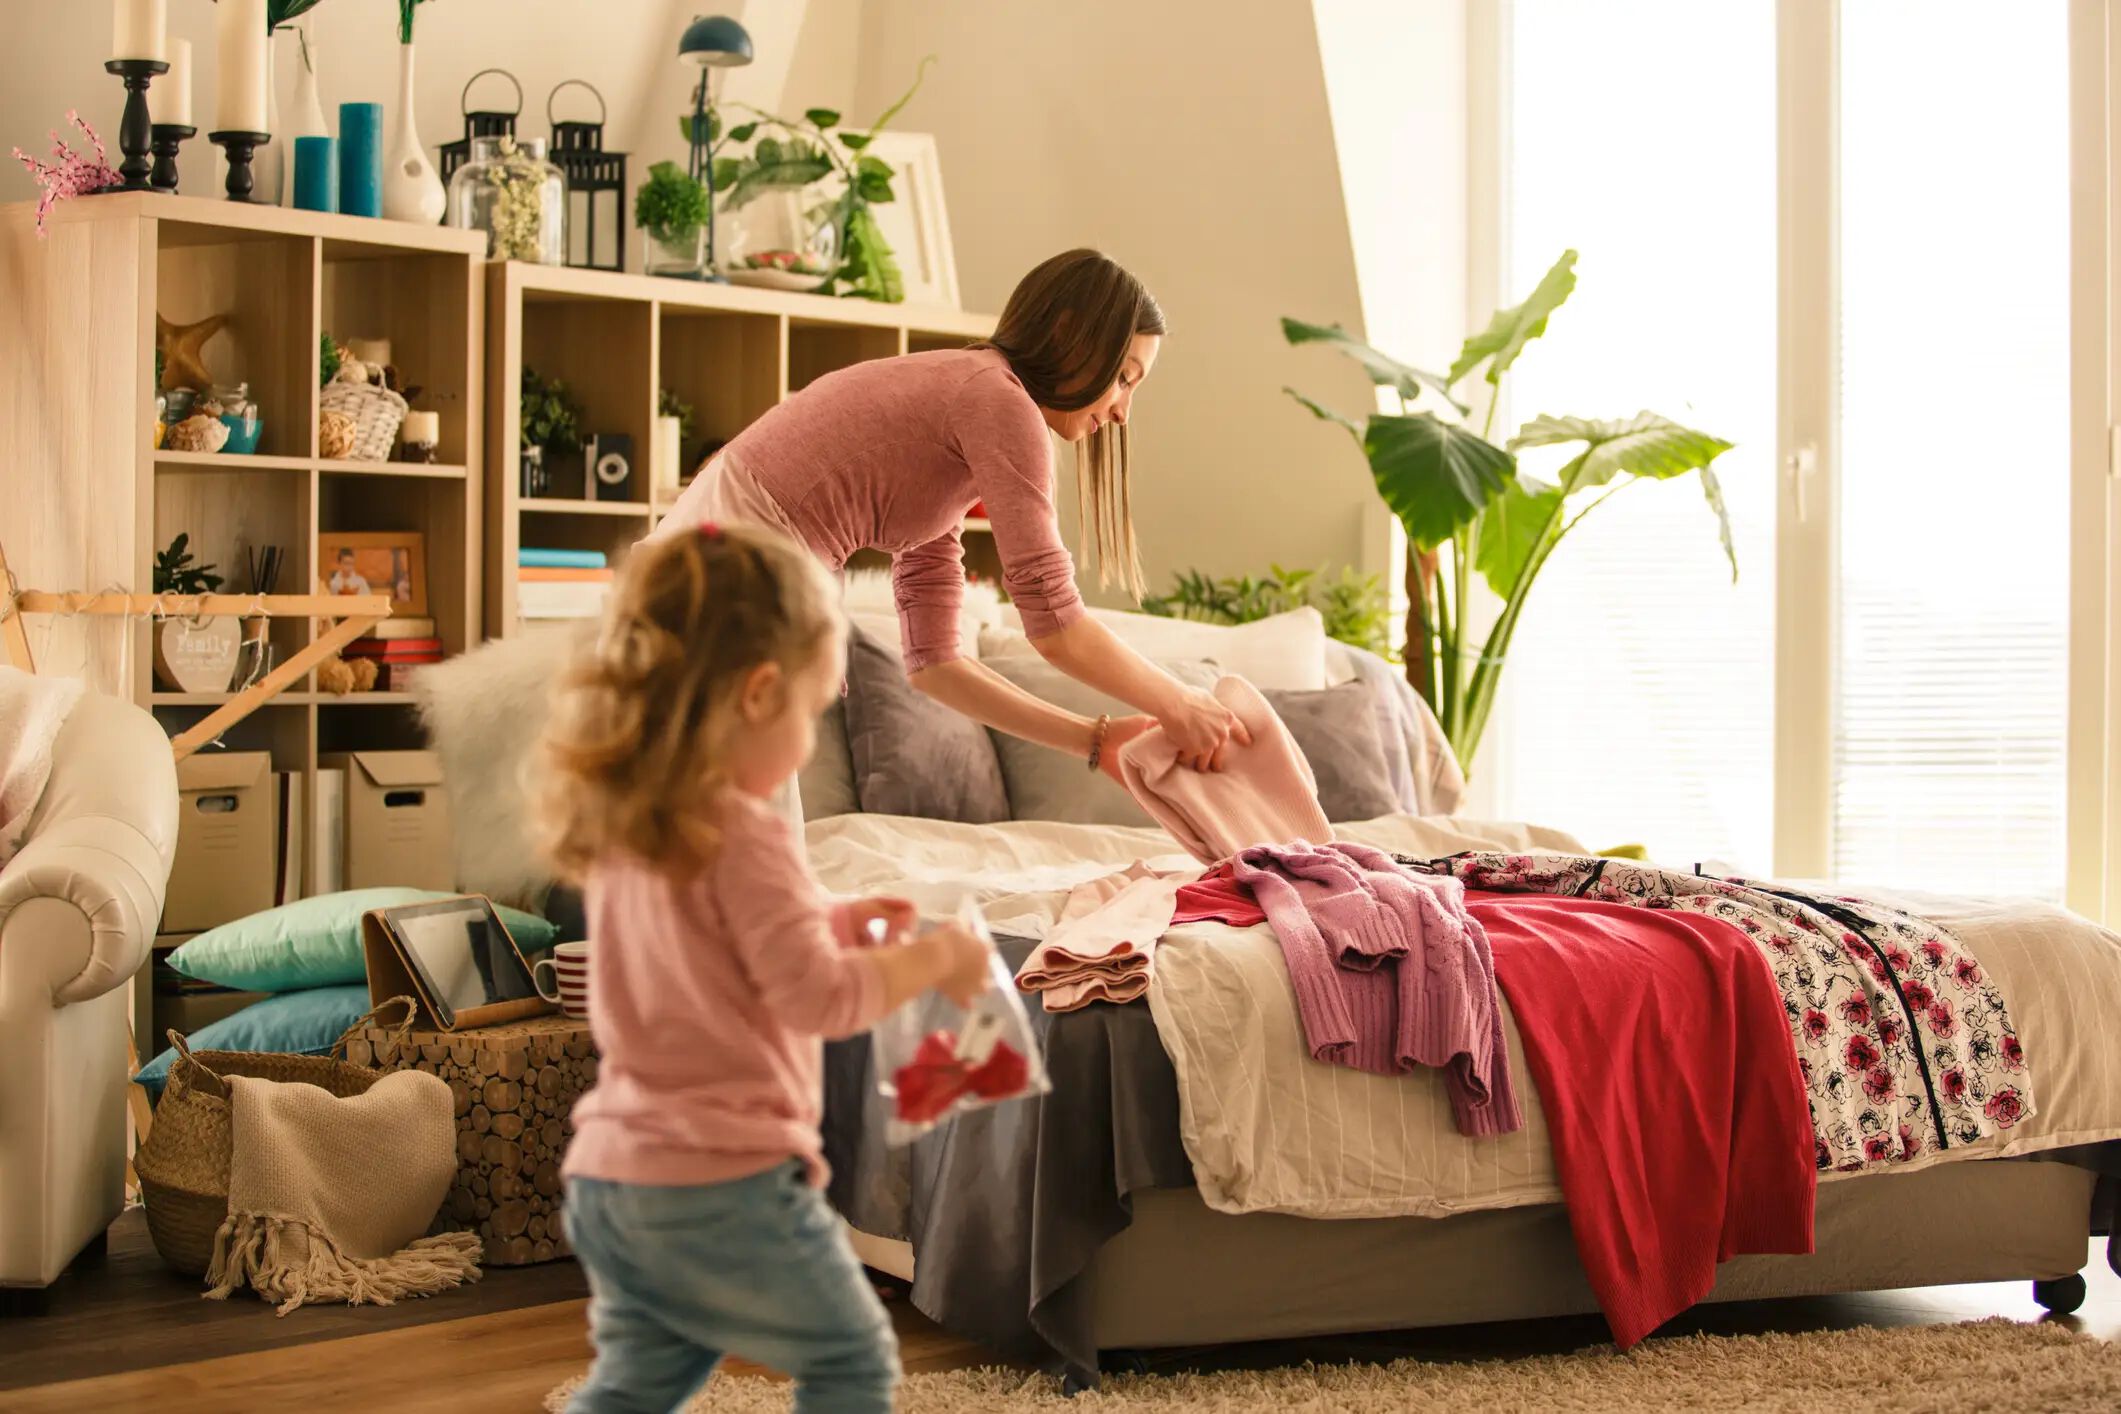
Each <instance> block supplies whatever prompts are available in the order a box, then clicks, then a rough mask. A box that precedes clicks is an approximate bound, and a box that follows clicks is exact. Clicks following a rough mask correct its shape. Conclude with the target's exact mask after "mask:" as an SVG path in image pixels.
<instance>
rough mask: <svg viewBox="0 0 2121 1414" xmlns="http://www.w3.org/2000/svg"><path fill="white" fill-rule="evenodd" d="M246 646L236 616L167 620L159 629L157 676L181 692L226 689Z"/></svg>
mask: <svg viewBox="0 0 2121 1414" xmlns="http://www.w3.org/2000/svg"><path fill="white" fill-rule="evenodd" d="M242 647H243V629H242V626H241V625H240V624H238V623H237V622H236V621H235V620H234V619H233V618H211V619H166V620H164V621H163V623H162V626H161V627H160V628H158V629H156V630H155V676H156V678H158V679H159V680H160V681H161V683H162V685H163V686H164V687H166V688H170V689H172V690H174V691H177V692H226V691H228V684H229V680H230V679H231V678H233V677H234V676H235V672H236V655H237V654H238V653H239V652H241V651H242Z"/></svg>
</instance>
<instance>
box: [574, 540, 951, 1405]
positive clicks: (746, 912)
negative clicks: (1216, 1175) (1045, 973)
mask: <svg viewBox="0 0 2121 1414" xmlns="http://www.w3.org/2000/svg"><path fill="white" fill-rule="evenodd" d="M836 597H837V596H836V594H835V592H834V589H833V586H832V584H831V582H830V581H829V579H828V578H827V577H826V575H825V573H824V571H823V570H822V569H821V568H819V566H818V564H817V561H816V559H815V558H814V557H812V556H811V555H809V554H807V553H806V552H804V551H802V550H799V549H797V548H796V547H795V546H794V545H793V544H792V543H790V542H789V541H787V540H784V539H782V538H781V537H780V536H778V535H775V534H773V533H771V532H768V531H762V530H756V529H751V528H746V527H739V526H729V527H726V528H717V527H715V526H712V525H709V526H705V527H703V528H701V529H700V530H698V531H694V532H688V533H686V534H683V535H678V536H673V537H670V538H667V539H663V540H658V541H655V542H651V543H646V544H642V545H640V546H637V547H636V548H635V549H634V551H633V553H632V555H631V556H629V558H628V560H627V563H626V567H625V569H624V570H623V571H622V572H621V573H620V575H619V578H618V583H617V584H616V585H615V586H614V588H613V591H612V599H611V604H610V607H609V609H608V610H607V612H606V614H605V618H604V622H603V626H602V631H601V633H600V634H599V636H598V638H597V641H596V644H595V647H594V649H593V650H591V651H587V652H585V653H584V654H583V655H582V656H581V657H580V659H579V660H578V661H577V662H576V663H575V665H574V666H573V668H572V670H571V671H570V673H569V676H568V678H567V680H566V683H565V685H564V687H563V690H562V692H561V694H560V699H559V701H558V703H557V704H556V706H555V708H554V712H553V717H552V721H551V724H550V725H549V726H548V727H547V729H546V733H545V739H544V742H543V744H542V755H543V764H544V771H543V778H544V781H545V783H546V784H545V787H544V796H545V798H544V800H543V801H542V805H543V807H544V808H543V810H542V811H541V818H540V820H539V825H540V827H541V830H542V842H543V845H544V848H545V850H546V852H547V853H548V854H549V855H550V857H551V858H552V860H553V862H554V864H555V865H556V866H557V867H558V869H559V870H560V872H561V873H562V874H564V875H565V876H567V877H569V878H572V879H577V880H581V881H583V882H584V884H585V886H586V892H587V897H588V916H589V924H590V938H591V939H592V944H591V947H590V983H589V1012H590V1026H591V1029H592V1030H593V1031H594V1033H595V1035H596V1039H597V1046H598V1049H599V1051H600V1052H601V1056H602V1059H601V1062H600V1069H599V1071H598V1078H597V1083H596V1087H595V1089H593V1090H592V1091H591V1092H590V1093H589V1094H588V1095H586V1096H584V1097H583V1099H582V1100H581V1102H580V1103H579V1104H578V1105H576V1107H575V1111H574V1123H575V1135H574V1140H573V1143H572V1144H571V1145H570V1146H569V1148H568V1151H567V1162H566V1170H565V1172H566V1178H567V1235H568V1237H569V1239H570V1240H571V1241H572V1242H573V1244H574V1248H575V1251H576V1253H577V1254H578V1255H579V1256H580V1258H581V1261H582V1265H583V1266H584V1267H585V1268H586V1269H587V1270H588V1272H589V1280H590V1290H591V1292H592V1296H593V1299H592V1301H591V1304H590V1321H591V1328H592V1333H593V1335H594V1337H595V1341H596V1348H597V1358H596V1364H595V1367H594V1368H593V1369H592V1370H591V1371H590V1375H589V1382H588V1383H587V1384H586V1385H584V1386H583V1387H582V1389H581V1392H580V1393H578V1394H577V1395H576V1396H575V1398H574V1402H573V1404H572V1405H570V1406H569V1407H570V1410H571V1411H574V1412H575V1414H583V1411H595V1414H603V1411H607V1410H625V1411H633V1410H641V1411H650V1410H652V1411H656V1414H662V1411H666V1410H671V1409H675V1408H677V1407H679V1406H680V1405H682V1404H683V1403H684V1402H685V1400H686V1398H687V1397H688V1396H689V1395H691V1394H692V1392H693V1391H694V1390H695V1389H697V1388H698V1387H699V1386H700V1385H701V1384H702V1383H703V1382H704V1381H705V1380H706V1379H707V1377H708V1376H709V1375H710V1374H711V1373H712V1372H713V1370H714V1367H715V1365H716V1363H717V1362H718V1361H720V1360H721V1358H722V1357H723V1356H724V1355H731V1354H733V1355H741V1356H743V1357H744V1358H746V1359H749V1360H755V1361H758V1362H759V1363H761V1364H764V1365H768V1366H771V1367H773V1368H775V1369H779V1370H783V1371H786V1372H787V1373H788V1374H790V1375H792V1376H793V1377H794V1378H795V1380H796V1408H797V1409H799V1410H802V1411H805V1414H810V1411H817V1412H818V1414H825V1412H826V1411H835V1412H836V1411H842V1410H844V1411H862V1414H869V1412H870V1411H885V1410H889V1409H890V1408H891V1402H892V1394H893V1391H894V1389H895V1388H896V1386H897V1383H898V1349H897V1343H896V1341H895V1340H894V1338H893V1336H892V1332H891V1326H890V1322H889V1320H888V1318H887V1317H886V1316H885V1314H884V1309H883V1307H882V1305H881V1304H880V1303H879V1302H878V1301H877V1298H876V1295H875V1293H874V1292H872V1291H871V1290H870V1288H869V1284H868V1282H867V1280H866V1279H865V1278H864V1276H863V1274H862V1269H861V1267H860V1266H859V1265H858V1264H857V1263H856V1261H855V1259H854V1255H853V1253H852V1252H851V1251H850V1250H849V1248H848V1246H847V1240H846V1237H845V1235H844V1233H843V1232H842V1230H841V1227H840V1224H839V1221H838V1220H837V1219H836V1218H835V1217H834V1216H833V1213H832V1210H831V1209H830V1208H829V1207H827V1206H826V1203H825V1199H824V1196H823V1194H822V1192H821V1191H820V1190H821V1188H822V1186H823V1184H824V1181H825V1174H826V1170H825V1163H824V1159H823V1157H822V1154H821V1152H820V1149H821V1143H820V1139H819V1136H818V1114H819V1108H820V1100H821V1078H820V1069H821V1042H820V1039H819V1038H821V1037H839V1036H846V1035H850V1034H853V1033H855V1032H858V1031H861V1030H862V1029H864V1028H865V1027H867V1026H869V1025H870V1024H871V1023H873V1022H875V1021H876V1020H877V1019H878V1018H879V1017H881V1016H882V1015H884V1014H885V1013H886V1012H888V1011H890V1010H891V1009H892V1008H894V1007H897V1006H899V1005H901V1004H903V1003H904V1002H906V1001H908V1000H909V999H911V998H913V997H914V996H916V995H918V994H919V993H921V992H922V991H924V990H926V989H927V988H930V987H936V988H940V989H941V990H942V991H943V992H944V993H945V994H946V995H948V996H950V997H951V998H952V999H953V1000H959V1001H964V1002H969V1001H971V1000H972V999H973V998H974V997H976V996H978V994H979V993H980V992H981V991H982V990H984V989H985V987H986V985H987V976H988V972H987V969H988V951H987V947H986V945H985V944H984V943H983V942H982V941H980V940H979V939H977V938H975V937H974V936H972V935H971V934H969V933H968V932H966V931H965V930H963V929H961V928H956V927H950V928H943V929H938V930H936V931H933V932H930V933H926V934H924V935H922V936H921V937H919V938H916V939H914V940H913V941H911V942H905V941H896V940H894V941H892V942H889V943H886V944H884V945H881V946H876V947H864V938H865V935H866V933H867V931H868V928H869V925H870V924H871V923H873V922H880V923H882V924H883V925H884V927H885V928H886V929H887V930H888V934H889V935H891V936H892V937H894V939H896V938H897V937H898V935H902V934H904V933H905V932H906V930H907V929H909V928H910V926H911V925H912V923H913V921H914V911H913V908H912V905H910V904H908V903H906V902H904V901H903V900H899V899H881V898H877V899H864V900H855V901H849V902H842V903H838V904H831V905H828V903H827V901H826V900H825V899H824V898H823V897H822V896H821V895H820V893H819V891H818V887H817V885H816V883H815V882H814V881H813V880H812V879H811V878H810V876H809V874H808V872H807V869H806V867H805V865H804V863H803V861H802V855H801V852H800V850H799V847H798V843H797V839H796V836H795V832H794V829H793V828H792V827H791V826H790V825H789V824H788V822H787V821H786V820H785V819H784V818H783V817H782V816H781V815H780V814H778V813H777V812H776V811H775V810H774V809H773V808H772V807H771V805H770V804H769V801H770V800H771V799H772V797H774V796H775V795H776V793H777V792H779V791H780V790H781V788H782V787H783V785H784V784H785V783H786V782H787V781H788V779H789V777H791V776H792V775H794V774H795V772H796V770H797V768H799V767H800V766H801V765H802V764H803V761H804V760H805V759H806V758H807V757H808V756H809V755H810V751H811V747H812V745H813V742H814V729H813V724H814V723H815V722H816V720H817V718H818V716H819V714H820V713H822V712H823V711H824V710H825V708H826V707H827V706H828V705H830V703H831V702H832V700H833V699H834V698H835V697H836V696H837V695H838V693H839V687H840V677H841V672H842V668H843V665H844V663H845V645H844V639H843V634H844V629H843V628H842V625H841V621H840V617H839V612H838V609H837V606H836V604H835V599H836Z"/></svg>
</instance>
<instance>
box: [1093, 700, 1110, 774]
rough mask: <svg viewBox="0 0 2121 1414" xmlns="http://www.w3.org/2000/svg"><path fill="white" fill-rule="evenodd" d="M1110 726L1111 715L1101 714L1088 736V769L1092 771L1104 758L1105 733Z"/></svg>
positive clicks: (1107, 713)
mask: <svg viewBox="0 0 2121 1414" xmlns="http://www.w3.org/2000/svg"><path fill="white" fill-rule="evenodd" d="M1111 726H1112V714H1111V713H1109V712H1106V713H1103V714H1101V715H1100V716H1099V717H1098V719H1097V727H1096V729H1095V730H1093V731H1092V732H1091V734H1090V769H1091V770H1093V771H1095V770H1096V769H1097V763H1098V762H1099V761H1100V760H1102V759H1103V758H1104V754H1105V733H1106V731H1108V730H1109V729H1110V728H1111Z"/></svg>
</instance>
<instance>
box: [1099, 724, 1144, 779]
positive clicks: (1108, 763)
mask: <svg viewBox="0 0 2121 1414" xmlns="http://www.w3.org/2000/svg"><path fill="white" fill-rule="evenodd" d="M1155 728H1156V718H1154V717H1114V718H1113V719H1112V720H1111V721H1110V722H1108V723H1106V724H1105V744H1104V746H1103V748H1102V749H1101V750H1100V751H1099V752H1098V756H1097V769H1098V770H1100V771H1103V772H1104V773H1105V774H1106V775H1108V776H1110V777H1111V778H1112V779H1113V780H1115V781H1118V782H1119V783H1120V784H1121V785H1125V784H1126V783H1127V782H1126V781H1125V779H1123V778H1122V777H1121V776H1120V773H1119V749H1120V748H1121V747H1123V746H1125V745H1126V744H1127V743H1128V742H1130V741H1132V740H1134V738H1136V737H1138V736H1140V735H1141V734H1142V733H1143V732H1146V731H1153V730H1155Z"/></svg>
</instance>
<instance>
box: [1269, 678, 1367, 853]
mask: <svg viewBox="0 0 2121 1414" xmlns="http://www.w3.org/2000/svg"><path fill="white" fill-rule="evenodd" d="M1260 696H1262V697H1264V698H1266V699H1267V705H1268V706H1269V707H1272V708H1273V709H1274V712H1275V715H1276V716H1278V717H1280V718H1281V719H1282V722H1283V723H1284V724H1285V725H1286V726H1287V727H1288V728H1289V735H1290V736H1292V737H1294V738H1296V744H1297V746H1299V747H1301V748H1302V749H1303V753H1304V759H1305V760H1306V761H1309V762H1310V763H1311V774H1312V775H1314V776H1316V777H1318V804H1319V808H1320V809H1322V810H1324V811H1325V812H1326V819H1328V820H1330V821H1332V822H1334V823H1335V824H1338V823H1339V822H1340V821H1343V820H1375V819H1376V818H1377V817H1378V816H1380V815H1396V814H1398V813H1399V811H1400V804H1399V796H1398V793H1397V792H1396V791H1394V790H1393V788H1392V768H1391V765H1390V764H1389V763H1388V762H1387V761H1386V759H1385V748H1384V740H1383V738H1382V737H1380V736H1379V735H1378V732H1377V705H1376V701H1375V698H1376V692H1375V690H1374V689H1372V688H1371V687H1370V686H1369V684H1367V683H1362V682H1344V683H1342V684H1341V685H1340V686H1339V687H1329V688H1326V689H1324V690H1323V691H1320V692H1262V693H1261V694H1260Z"/></svg>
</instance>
